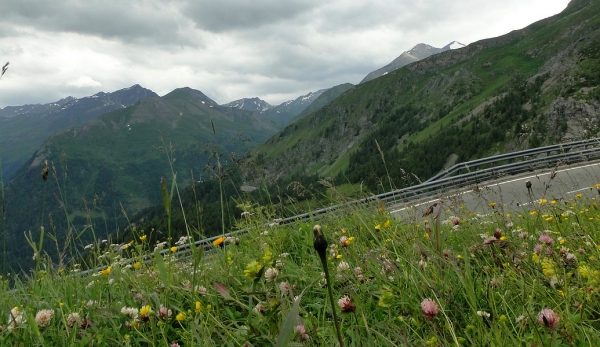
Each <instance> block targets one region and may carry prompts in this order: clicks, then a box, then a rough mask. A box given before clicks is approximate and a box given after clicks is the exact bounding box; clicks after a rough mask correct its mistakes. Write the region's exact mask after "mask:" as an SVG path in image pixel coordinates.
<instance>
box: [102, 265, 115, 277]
mask: <svg viewBox="0 0 600 347" xmlns="http://www.w3.org/2000/svg"><path fill="white" fill-rule="evenodd" d="M110 270H112V267H110V266H109V267H107V268H106V269H104V270H102V271H100V273H101V274H102V275H104V276H108V275H110Z"/></svg>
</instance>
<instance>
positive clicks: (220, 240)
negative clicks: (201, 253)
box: [213, 236, 226, 247]
mask: <svg viewBox="0 0 600 347" xmlns="http://www.w3.org/2000/svg"><path fill="white" fill-rule="evenodd" d="M225 239H226V237H225V236H221V237H219V238H218V239H215V240H214V241H213V246H215V247H223V243H224V242H225Z"/></svg>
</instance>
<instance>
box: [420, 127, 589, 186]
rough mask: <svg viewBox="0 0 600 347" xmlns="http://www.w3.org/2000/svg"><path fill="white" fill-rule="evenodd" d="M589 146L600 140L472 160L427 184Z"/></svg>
mask: <svg viewBox="0 0 600 347" xmlns="http://www.w3.org/2000/svg"><path fill="white" fill-rule="evenodd" d="M589 146H600V138H597V137H595V138H591V139H587V140H580V141H573V142H567V143H560V144H557V145H550V146H544V147H537V148H530V149H526V150H522V151H518V152H510V153H504V154H499V155H494V156H491V157H486V158H482V159H476V160H471V161H468V162H463V163H458V164H456V165H454V166H452V167H450V168H449V169H447V170H443V171H441V172H439V173H438V174H437V175H435V176H433V177H431V178H430V179H428V180H427V181H425V182H433V181H437V180H439V179H441V178H444V177H449V176H451V175H452V174H454V173H458V172H460V171H461V170H466V171H474V170H478V169H477V168H478V167H480V166H484V165H495V164H496V163H498V162H502V161H506V160H509V161H511V162H514V161H515V160H517V159H522V160H525V161H527V160H530V159H531V157H535V156H541V155H544V154H545V155H550V154H551V153H552V152H556V151H560V152H562V153H568V152H570V151H571V150H573V149H575V148H581V147H584V148H585V147H589Z"/></svg>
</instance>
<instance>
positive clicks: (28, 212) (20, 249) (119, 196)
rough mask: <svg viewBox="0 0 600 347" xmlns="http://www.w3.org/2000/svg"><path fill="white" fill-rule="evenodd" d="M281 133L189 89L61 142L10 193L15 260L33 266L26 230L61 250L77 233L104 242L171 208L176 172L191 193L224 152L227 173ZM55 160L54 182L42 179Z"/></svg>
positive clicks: (50, 144) (49, 146)
mask: <svg viewBox="0 0 600 347" xmlns="http://www.w3.org/2000/svg"><path fill="white" fill-rule="evenodd" d="M274 132H275V129H274V128H273V126H272V125H271V123H268V122H265V121H263V120H261V119H260V117H258V116H256V115H254V114H253V113H252V112H247V111H239V110H235V109H231V108H227V107H221V106H218V105H217V104H216V103H215V102H214V101H212V100H210V99H209V98H208V97H206V96H205V95H204V94H202V93H201V92H199V91H196V90H192V89H189V88H181V89H177V90H175V91H173V92H171V93H169V94H167V95H165V96H163V97H151V98H147V99H144V100H142V101H140V102H138V103H136V104H135V105H134V106H132V107H128V108H125V109H122V110H118V111H114V112H111V113H108V114H105V115H102V116H100V117H98V118H96V119H95V120H93V121H91V122H88V123H86V124H85V125H84V126H82V127H76V128H71V129H69V130H68V131H64V132H61V133H58V134H55V135H53V136H52V137H50V138H49V139H48V140H47V141H46V142H45V143H44V145H43V146H42V147H41V148H40V149H39V150H38V151H37V153H36V154H35V155H34V156H33V157H32V158H31V159H30V160H29V161H28V162H27V163H26V165H25V166H23V167H22V168H21V169H20V170H19V171H18V172H17V173H16V174H15V176H14V177H13V179H12V180H11V181H10V183H9V184H8V187H7V189H6V206H7V209H6V211H7V222H8V225H7V227H8V232H7V235H8V239H9V240H8V243H7V244H8V247H7V248H8V258H9V260H10V261H11V264H12V265H16V264H19V265H20V266H23V267H25V266H26V265H24V264H26V263H24V262H21V261H22V260H23V259H31V250H30V249H29V248H28V247H26V246H25V242H24V239H23V231H30V230H31V231H32V232H33V234H34V235H39V230H40V226H41V225H43V226H44V227H45V231H46V233H51V234H54V235H55V236H56V238H57V242H58V244H60V245H61V246H60V249H61V250H62V247H63V244H64V242H63V240H64V239H65V237H66V234H68V233H80V232H81V231H82V230H85V232H83V233H82V236H81V237H83V238H86V237H92V236H94V235H93V234H94V233H95V237H98V238H99V237H105V236H106V235H107V234H108V233H110V232H114V231H115V230H119V229H122V228H123V227H124V226H126V225H127V223H126V219H125V216H124V215H125V213H126V214H127V215H133V214H134V213H135V212H137V211H139V210H141V209H142V208H145V207H147V206H152V205H156V204H159V203H160V202H161V200H162V197H161V190H160V182H161V178H163V177H164V178H165V179H166V180H167V182H168V189H169V190H170V188H171V183H170V182H171V181H172V178H173V175H172V170H173V172H175V173H177V181H178V183H179V184H181V185H189V184H190V183H191V181H192V176H191V175H192V174H193V175H194V180H203V179H207V178H210V177H212V176H213V175H214V174H215V172H218V168H215V166H214V165H215V161H214V153H216V152H218V153H227V156H226V157H221V158H219V161H220V163H221V165H223V166H225V165H227V164H228V163H230V162H231V161H232V160H235V156H236V155H243V154H244V153H246V152H247V151H248V150H249V149H250V148H251V147H253V146H256V145H257V144H259V143H261V142H263V141H264V140H265V139H266V138H268V137H269V136H270V135H272V134H273V133H274ZM45 161H47V162H48V164H49V169H50V170H49V176H48V180H47V181H46V182H44V181H43V180H42V178H41V177H40V172H41V171H42V169H43V165H44V162H45ZM170 165H172V170H171V167H170ZM67 225H68V226H69V228H67ZM86 226H87V227H86ZM92 228H95V230H93V232H92ZM47 241H49V243H52V241H50V240H48V239H47ZM56 248H58V247H56V246H55V245H51V247H49V248H48V252H51V253H52V254H56V253H58V252H59V250H56ZM19 265H16V266H19Z"/></svg>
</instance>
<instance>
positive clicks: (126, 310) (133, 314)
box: [121, 306, 139, 320]
mask: <svg viewBox="0 0 600 347" xmlns="http://www.w3.org/2000/svg"><path fill="white" fill-rule="evenodd" d="M121 313H123V314H124V315H127V316H129V318H131V319H134V320H137V319H138V315H139V311H138V309H137V308H135V307H126V306H123V307H122V308H121Z"/></svg>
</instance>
